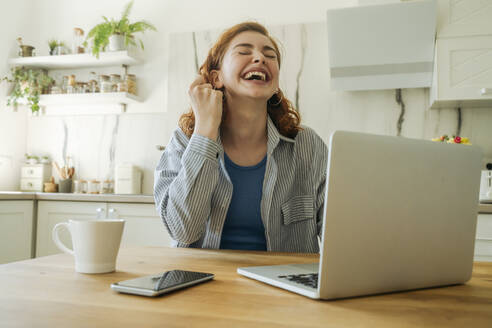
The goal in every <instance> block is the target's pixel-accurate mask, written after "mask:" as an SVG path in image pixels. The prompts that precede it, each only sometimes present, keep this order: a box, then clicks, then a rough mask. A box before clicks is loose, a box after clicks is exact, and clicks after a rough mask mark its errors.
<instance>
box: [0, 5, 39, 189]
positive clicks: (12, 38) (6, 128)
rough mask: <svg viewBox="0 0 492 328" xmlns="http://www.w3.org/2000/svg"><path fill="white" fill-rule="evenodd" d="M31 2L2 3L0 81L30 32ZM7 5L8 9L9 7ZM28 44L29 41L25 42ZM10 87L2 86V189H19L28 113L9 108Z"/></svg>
mask: <svg viewBox="0 0 492 328" xmlns="http://www.w3.org/2000/svg"><path fill="white" fill-rule="evenodd" d="M30 2H31V1H28V0H16V1H13V2H10V1H9V2H7V1H4V2H2V3H1V4H0V44H1V45H2V47H1V48H0V49H1V51H0V78H2V77H4V76H6V75H7V74H8V73H9V66H8V65H7V59H8V58H10V57H14V56H16V55H17V49H18V48H17V41H16V39H17V37H18V36H22V35H24V34H26V33H27V31H28V30H29V26H28V24H27V22H29V21H30V20H31V19H32V15H33V12H32V10H31V8H30ZM7 6H8V8H7ZM24 42H26V40H24ZM9 91H10V87H9V85H8V84H7V83H5V82H1V83H0V190H17V189H18V186H19V176H20V172H19V165H20V163H21V161H22V160H23V159H24V153H25V152H26V148H27V133H26V129H27V113H26V111H25V110H22V108H20V109H19V111H18V112H14V111H13V108H12V107H7V105H6V103H7V94H8V92H9Z"/></svg>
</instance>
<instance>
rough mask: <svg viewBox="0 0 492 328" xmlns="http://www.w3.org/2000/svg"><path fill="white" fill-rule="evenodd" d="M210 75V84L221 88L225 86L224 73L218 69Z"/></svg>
mask: <svg viewBox="0 0 492 328" xmlns="http://www.w3.org/2000/svg"><path fill="white" fill-rule="evenodd" d="M209 76H210V84H212V85H213V87H214V88H215V89H221V88H222V87H224V82H222V74H221V72H220V71H218V70H215V69H214V70H212V71H211V72H210V74H209Z"/></svg>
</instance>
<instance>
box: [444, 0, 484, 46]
mask: <svg viewBox="0 0 492 328" xmlns="http://www.w3.org/2000/svg"><path fill="white" fill-rule="evenodd" d="M437 4H438V16H437V17H438V19H437V37H438V38H449V37H461V36H472V35H485V34H492V20H491V19H490V17H492V2H491V1H490V0H463V1H460V0H438V2H437Z"/></svg>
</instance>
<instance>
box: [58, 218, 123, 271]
mask: <svg viewBox="0 0 492 328" xmlns="http://www.w3.org/2000/svg"><path fill="white" fill-rule="evenodd" d="M124 226H125V220H120V219H111V220H110V219H108V220H106V219H105V220H69V221H68V222H60V223H58V224H56V225H55V226H54V228H53V232H52V237H53V241H54V242H55V244H56V246H58V248H59V249H61V250H62V251H64V252H65V253H68V254H71V255H73V256H75V271H77V272H81V273H105V272H113V271H114V270H115V268H116V256H117V255H118V251H119V249H120V243H121V235H122V234H123V228H124ZM62 227H66V228H67V229H68V231H70V235H71V236H72V244H73V250H71V249H69V248H68V247H66V246H65V245H64V244H63V243H62V242H61V241H60V237H59V236H58V231H59V229H60V228H62Z"/></svg>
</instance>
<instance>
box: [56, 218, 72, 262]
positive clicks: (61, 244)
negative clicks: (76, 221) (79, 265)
mask: <svg viewBox="0 0 492 328" xmlns="http://www.w3.org/2000/svg"><path fill="white" fill-rule="evenodd" d="M61 227H66V228H67V229H68V231H70V226H69V225H68V223H67V222H60V223H57V224H56V225H55V226H54V227H53V231H52V234H51V237H52V238H53V241H54V242H55V245H56V246H57V247H58V248H59V249H60V250H62V251H64V252H65V253H68V254H70V255H74V253H73V250H71V249H70V248H68V247H67V246H65V245H64V244H63V243H62V242H61V240H60V237H59V236H58V230H60V228H61Z"/></svg>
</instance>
